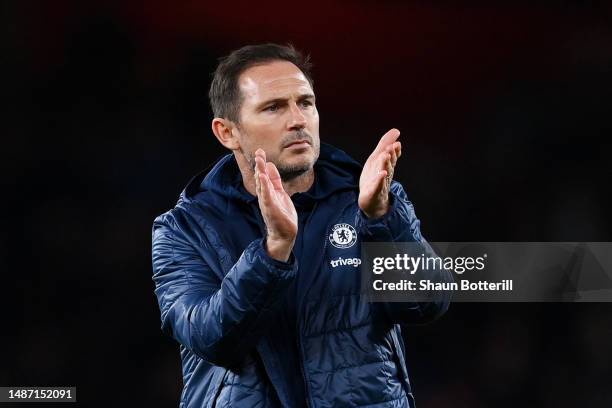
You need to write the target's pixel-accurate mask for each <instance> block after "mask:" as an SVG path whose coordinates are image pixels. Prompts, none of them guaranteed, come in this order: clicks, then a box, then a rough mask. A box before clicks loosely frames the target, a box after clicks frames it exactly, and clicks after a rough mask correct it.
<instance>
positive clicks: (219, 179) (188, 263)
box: [153, 144, 452, 408]
mask: <svg viewBox="0 0 612 408" xmlns="http://www.w3.org/2000/svg"><path fill="white" fill-rule="evenodd" d="M360 173H361V167H360V166H359V164H358V163H356V162H355V161H353V160H352V159H351V158H350V157H348V155H346V154H345V153H344V152H342V151H341V150H338V149H336V148H334V147H332V146H329V145H325V144H323V145H322V146H321V155H320V158H319V160H318V161H317V162H316V164H315V182H314V184H313V186H312V188H311V189H310V190H309V191H307V192H304V193H297V194H294V195H293V196H292V200H293V202H294V204H295V206H296V209H297V212H298V219H299V232H298V237H297V239H296V243H295V245H294V248H293V252H292V255H291V257H290V259H289V261H288V262H286V263H285V262H280V261H277V260H275V259H272V258H271V257H270V256H268V255H267V253H266V251H265V249H264V247H263V238H264V234H265V225H264V222H263V219H262V217H261V213H260V211H259V207H258V204H257V198H256V197H254V196H252V195H251V194H249V193H248V192H247V191H246V190H245V188H244V187H243V185H242V178H241V174H240V171H239V169H238V166H237V164H236V161H235V159H234V157H233V156H232V155H227V156H225V157H223V158H222V159H221V160H220V161H219V162H218V163H217V164H216V165H215V166H214V167H213V168H212V170H211V171H210V172H208V174H204V173H202V174H200V175H198V176H196V177H195V178H194V179H193V180H192V181H191V182H190V183H189V185H188V186H187V187H186V188H185V190H184V191H183V193H182V194H181V196H180V199H179V201H178V203H177V205H176V207H175V208H174V209H172V210H170V211H168V212H167V213H165V214H163V215H160V216H159V217H157V218H156V220H155V222H154V225H153V281H154V283H155V294H156V296H157V299H158V302H159V308H160V311H161V321H162V330H164V331H165V332H166V333H168V334H169V335H170V336H172V337H173V338H175V339H176V340H177V341H178V342H179V343H180V353H181V358H182V367H183V383H184V388H183V392H182V395H181V403H180V406H181V407H190V408H192V407H193V408H195V407H249V408H250V407H277V406H284V407H300V406H304V405H307V406H310V407H345V406H353V407H354V406H360V407H361V406H368V407H413V406H414V401H413V397H412V392H411V388H410V382H409V380H408V372H407V370H406V364H405V359H404V344H403V341H402V338H401V331H400V325H401V324H404V323H423V322H427V321H430V320H433V319H435V318H436V317H437V316H439V315H441V314H442V313H444V312H445V310H446V309H447V307H448V302H449V299H448V297H446V295H443V294H441V295H440V297H439V298H437V299H438V300H437V301H434V302H429V303H408V302H406V303H369V302H367V301H365V300H364V297H363V296H362V295H361V294H360V292H361V291H360V278H361V276H360V268H359V267H358V265H357V264H358V262H355V261H353V262H346V260H349V259H351V260H355V259H360V242H361V241H396V242H400V241H421V242H425V241H424V239H423V237H422V236H421V232H420V229H419V220H418V219H417V218H416V216H415V213H414V208H413V206H412V204H411V203H410V202H409V201H408V199H407V197H406V194H405V193H404V191H403V189H402V187H401V185H400V184H399V183H397V182H393V184H392V187H391V193H390V194H391V206H390V209H389V211H388V213H387V214H386V215H385V216H383V217H382V218H380V219H376V220H368V219H367V218H366V217H365V216H364V215H363V213H362V212H361V211H360V210H359V208H358V206H357V198H358V181H359V175H360ZM342 224H348V226H347V225H342ZM339 226H340V227H343V228H344V233H343V236H342V237H338V236H337V235H336V236H335V238H334V236H333V234H334V231H336V230H337V229H338V228H339ZM338 259H343V260H345V261H344V262H342V263H339V262H332V261H335V260H338ZM439 273H440V274H449V275H450V273H449V272H444V271H440V272H439ZM438 278H439V280H442V281H444V280H447V281H448V280H450V279H452V278H451V277H450V276H440V277H438Z"/></svg>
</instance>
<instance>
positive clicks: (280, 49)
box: [208, 44, 314, 123]
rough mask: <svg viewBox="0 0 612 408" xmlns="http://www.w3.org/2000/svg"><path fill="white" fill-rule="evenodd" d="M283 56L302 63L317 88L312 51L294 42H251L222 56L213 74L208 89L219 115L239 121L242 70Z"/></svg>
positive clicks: (299, 66)
mask: <svg viewBox="0 0 612 408" xmlns="http://www.w3.org/2000/svg"><path fill="white" fill-rule="evenodd" d="M279 60H280V61H289V62H291V63H292V64H293V65H295V66H296V67H298V68H299V69H300V71H302V73H303V74H304V76H305V77H306V79H307V80H308V82H309V83H310V86H311V87H313V88H314V81H313V79H312V76H311V74H310V70H311V68H312V64H311V63H310V56H309V55H306V56H304V55H303V54H302V53H301V52H299V51H298V50H296V49H295V48H294V47H293V45H291V44H287V45H278V44H257V45H247V46H244V47H242V48H239V49H237V50H234V51H232V52H231V53H230V54H229V55H227V56H225V57H222V58H220V59H219V65H218V66H217V69H216V70H215V72H214V74H213V80H212V83H211V84H210V90H209V92H208V98H209V100H210V106H211V108H212V111H213V114H214V115H215V117H217V118H225V119H229V120H231V121H233V122H236V123H239V122H240V105H241V103H242V95H241V94H240V89H239V87H238V78H239V77H240V74H242V73H243V72H244V71H246V70H247V69H248V68H251V67H253V66H255V65H261V64H265V63H266V62H272V61H279Z"/></svg>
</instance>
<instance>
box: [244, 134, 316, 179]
mask: <svg viewBox="0 0 612 408" xmlns="http://www.w3.org/2000/svg"><path fill="white" fill-rule="evenodd" d="M298 139H307V140H308V141H309V142H310V146H311V148H312V149H313V151H314V159H313V160H312V162H311V163H300V164H294V165H284V164H282V163H279V162H278V160H270V159H268V161H270V162H272V163H274V165H275V166H276V169H277V170H278V174H279V175H280V177H281V180H282V181H283V182H288V181H292V180H295V179H296V178H298V177H300V176H302V175H304V174H306V173H308V172H309V171H310V170H312V168H313V167H314V163H315V162H316V161H317V159H318V158H319V153H320V147H319V146H315V145H314V140H313V138H312V137H311V136H310V135H307V134H306V133H304V132H302V131H297V132H295V136H292V137H289V138H288V139H287V140H285V141H283V143H282V144H281V145H283V146H284V145H285V144H286V143H291V142H292V141H293V140H298ZM242 153H243V155H244V156H245V157H246V158H247V160H248V161H249V165H250V166H251V168H252V169H253V171H254V170H255V152H248V153H247V152H245V151H242Z"/></svg>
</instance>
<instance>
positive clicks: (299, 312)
mask: <svg viewBox="0 0 612 408" xmlns="http://www.w3.org/2000/svg"><path fill="white" fill-rule="evenodd" d="M318 204H319V203H318V202H316V203H315V205H314V207H313V209H312V212H311V213H310V216H309V217H308V219H307V220H306V222H305V223H304V230H305V229H306V224H308V222H309V221H310V218H311V217H312V216H313V215H314V213H315V210H316V209H317V207H318ZM329 227H330V225H327V226H326V227H325V236H324V237H323V255H325V251H326V250H327V231H329ZM302 245H304V241H302ZM303 252H304V251H302V253H303ZM299 306H300V307H299V309H298V310H297V311H296V319H295V326H296V332H297V333H296V334H297V335H296V342H297V346H298V347H297V349H298V353H299V355H298V360H299V361H300V370H301V372H302V373H301V374H302V380H303V382H304V393H305V394H306V406H307V407H312V406H314V405H313V404H312V402H311V401H310V395H311V394H310V386H309V385H308V379H307V378H306V369H305V368H304V359H303V357H302V356H303V355H304V354H305V353H304V349H303V348H302V342H301V341H300V337H301V331H300V319H301V317H302V315H303V314H304V313H303V309H304V302H303V301H302V303H301V304H300V305H299Z"/></svg>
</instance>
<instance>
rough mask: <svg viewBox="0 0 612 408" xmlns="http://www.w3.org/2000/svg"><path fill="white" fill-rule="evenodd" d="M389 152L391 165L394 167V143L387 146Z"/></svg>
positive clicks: (395, 156)
mask: <svg viewBox="0 0 612 408" xmlns="http://www.w3.org/2000/svg"><path fill="white" fill-rule="evenodd" d="M389 154H390V155H391V166H393V167H395V163H397V150H396V147H395V143H394V144H392V145H391V146H389Z"/></svg>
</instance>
